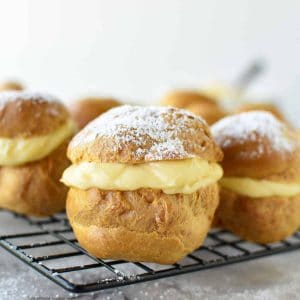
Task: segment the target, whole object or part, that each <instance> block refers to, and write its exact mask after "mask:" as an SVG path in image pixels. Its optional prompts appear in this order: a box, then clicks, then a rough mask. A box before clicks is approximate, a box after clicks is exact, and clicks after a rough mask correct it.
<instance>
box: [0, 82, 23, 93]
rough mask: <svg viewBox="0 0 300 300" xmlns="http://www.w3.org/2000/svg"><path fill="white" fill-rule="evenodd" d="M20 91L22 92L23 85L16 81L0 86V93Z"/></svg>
mask: <svg viewBox="0 0 300 300" xmlns="http://www.w3.org/2000/svg"><path fill="white" fill-rule="evenodd" d="M22 90H24V87H23V85H22V84H21V83H19V82H17V81H6V82H3V83H1V84H0V92H4V91H22Z"/></svg>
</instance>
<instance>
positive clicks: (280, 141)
mask: <svg viewBox="0 0 300 300" xmlns="http://www.w3.org/2000/svg"><path fill="white" fill-rule="evenodd" d="M212 133H213V136H214V138H215V140H216V142H217V143H218V145H219V146H220V147H221V149H222V151H223V152H224V160H223V162H222V167H223V169H224V175H225V176H235V177H251V178H256V179H266V180H272V181H282V182H298V183H300V145H299V139H298V137H297V134H296V132H294V131H293V130H292V129H291V128H289V127H288V126H286V125H285V124H284V123H282V122H280V121H279V120H278V119H276V118H275V117H274V116H273V115H272V114H271V113H269V112H265V111H251V112H244V113H240V114H237V115H232V116H229V117H226V118H224V119H222V120H220V121H219V122H217V123H216V124H214V125H213V126H212Z"/></svg>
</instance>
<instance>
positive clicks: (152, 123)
mask: <svg viewBox="0 0 300 300" xmlns="http://www.w3.org/2000/svg"><path fill="white" fill-rule="evenodd" d="M119 120H121V121H120V122H119ZM118 122H119V123H118ZM195 156H197V157H200V158H202V159H205V160H208V161H211V162H216V161H220V160H221V159H222V152H221V151H220V149H219V147H218V146H217V145H216V143H215V142H214V140H213V138H212V136H211V133H210V130H209V128H208V126H207V124H206V123H205V122H204V121H203V120H201V119H200V118H199V117H197V116H195V115H193V114H190V113H188V112H186V111H184V110H179V109H176V108H166V107H144V108H142V107H136V106H123V107H119V108H114V109H112V110H110V111H109V112H107V113H105V114H103V115H102V116H100V117H98V118H97V119H96V120H94V121H93V122H92V123H90V124H89V125H88V126H87V127H85V128H84V129H83V130H82V131H81V132H79V133H78V134H77V135H76V136H75V137H74V138H73V140H72V141H71V143H70V145H69V148H68V157H69V158H70V160H71V161H72V162H73V163H78V162H81V161H93V162H101V163H143V162H149V161H157V160H176V159H186V158H191V157H195Z"/></svg>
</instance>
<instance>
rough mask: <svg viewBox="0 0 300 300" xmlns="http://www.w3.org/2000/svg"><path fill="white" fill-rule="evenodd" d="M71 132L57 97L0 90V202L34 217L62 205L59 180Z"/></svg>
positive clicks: (63, 190)
mask: <svg viewBox="0 0 300 300" xmlns="http://www.w3.org/2000/svg"><path fill="white" fill-rule="evenodd" d="M74 132H75V125H74V123H73V121H72V120H71V118H70V116H69V113H68V111H67V110H66V108H65V107H64V106H63V104H61V103H60V102H59V101H58V100H56V98H53V97H52V96H49V95H44V94H36V93H29V92H2V93H0V149H1V150H0V193H1V197H0V207H2V208H6V209H10V210H12V211H15V212H18V213H23V214H28V215H37V216H49V215H51V214H53V213H55V212H57V211H60V210H62V209H63V208H64V207H65V199H66V194H67V189H66V187H65V186H64V185H63V184H62V183H61V182H60V181H59V179H60V177H61V175H62V173H63V171H64V169H65V168H66V167H68V166H69V164H70V163H69V160H68V159H67V156H66V149H67V144H68V141H69V139H70V138H71V136H72V135H73V134H74Z"/></svg>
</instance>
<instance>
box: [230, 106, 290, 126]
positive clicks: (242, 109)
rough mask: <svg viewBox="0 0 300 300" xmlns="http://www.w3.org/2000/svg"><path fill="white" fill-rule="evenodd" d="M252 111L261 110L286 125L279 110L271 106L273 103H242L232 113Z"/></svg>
mask: <svg viewBox="0 0 300 300" xmlns="http://www.w3.org/2000/svg"><path fill="white" fill-rule="evenodd" d="M252 110H263V111H268V112H270V113H271V114H272V115H273V116H275V117H276V118H277V119H278V120H280V121H283V122H285V123H287V121H286V119H285V117H284V116H283V114H282V113H281V111H280V110H279V108H278V107H277V106H276V105H275V104H273V103H263V102H258V103H244V104H242V105H241V106H239V107H238V108H237V109H236V110H235V111H234V113H241V112H246V111H252Z"/></svg>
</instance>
